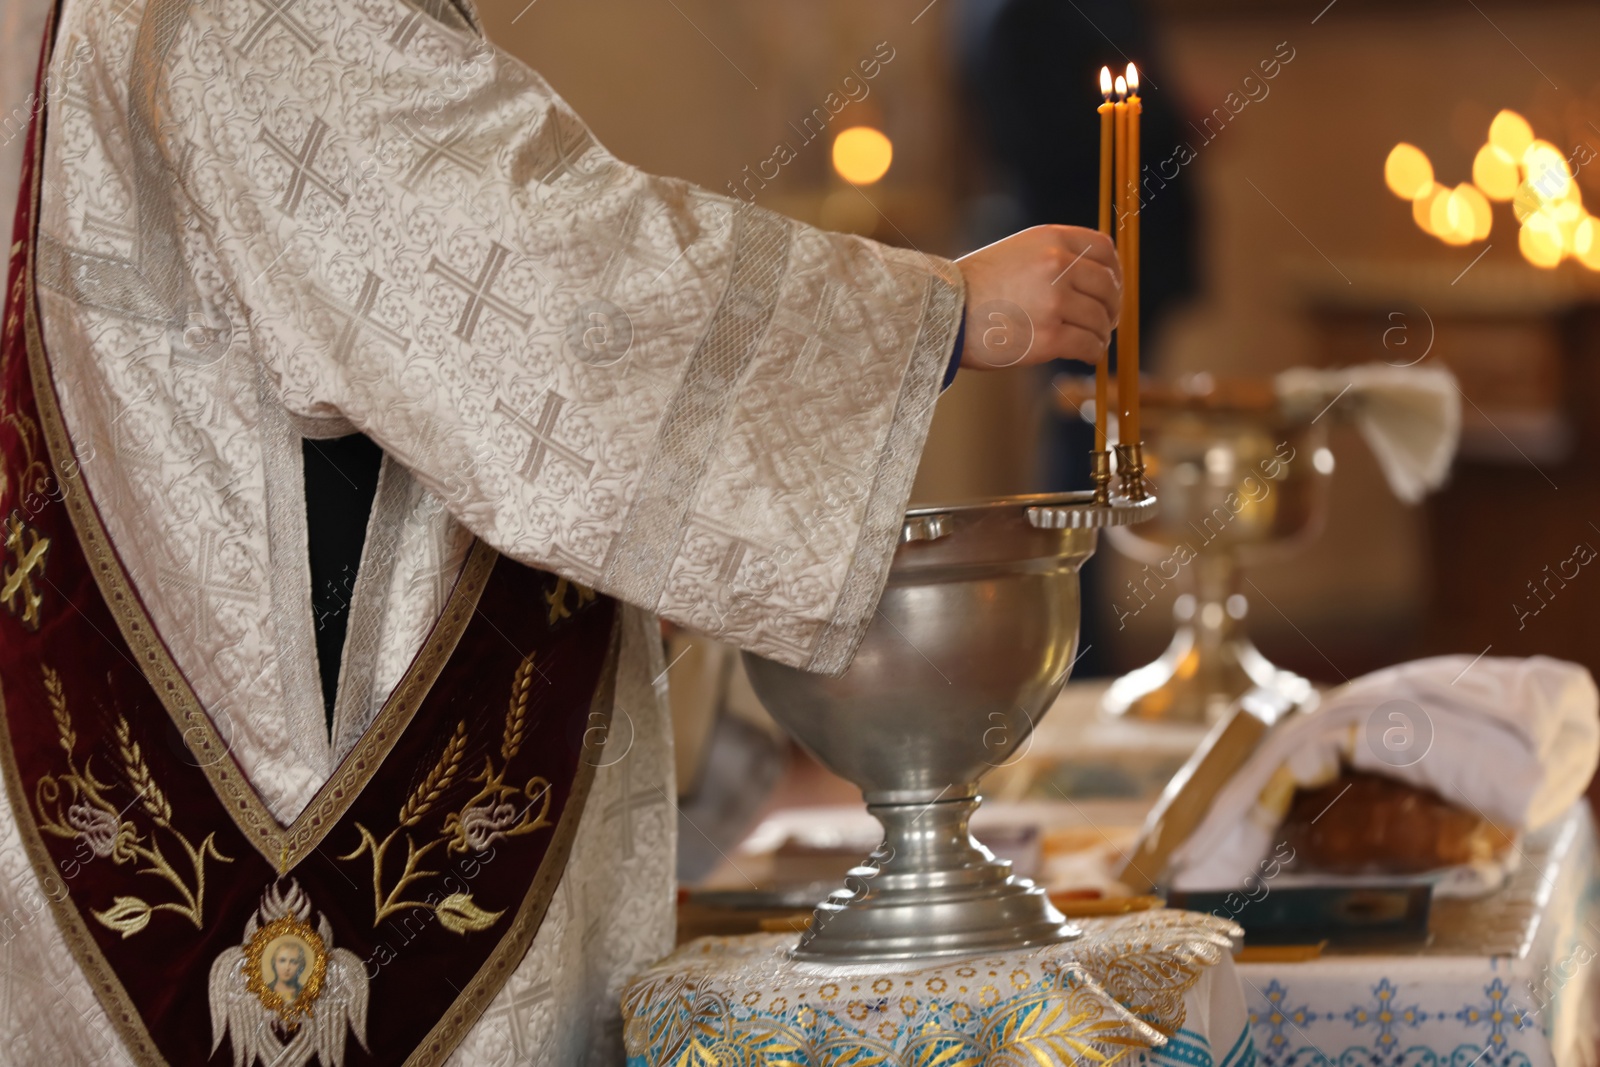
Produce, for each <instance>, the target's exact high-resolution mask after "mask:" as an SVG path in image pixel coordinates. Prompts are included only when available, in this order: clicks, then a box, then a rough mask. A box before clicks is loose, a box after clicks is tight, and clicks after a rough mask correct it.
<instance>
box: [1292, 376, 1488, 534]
mask: <svg viewBox="0 0 1600 1067" xmlns="http://www.w3.org/2000/svg"><path fill="white" fill-rule="evenodd" d="M1276 386H1277V393H1278V398H1279V400H1280V401H1282V402H1283V404H1284V406H1285V407H1287V408H1289V409H1291V410H1294V411H1306V412H1309V413H1317V416H1316V417H1320V413H1321V412H1322V411H1323V410H1325V409H1327V408H1328V406H1329V405H1331V404H1333V403H1334V401H1335V400H1337V401H1338V407H1336V408H1334V411H1336V412H1339V411H1340V410H1341V409H1342V411H1343V413H1345V414H1346V415H1347V416H1348V417H1349V418H1351V419H1353V420H1354V421H1355V424H1356V426H1357V427H1359V428H1360V430H1361V436H1362V437H1364V438H1365V439H1366V442H1367V445H1368V447H1370V448H1371V449H1372V454H1373V455H1375V456H1377V457H1378V465H1379V466H1380V467H1382V468H1383V473H1384V477H1386V478H1387V479H1388V480H1389V488H1390V489H1392V490H1394V495H1395V496H1397V497H1399V498H1400V499H1401V500H1403V501H1405V502H1406V503H1407V504H1415V503H1416V502H1417V501H1419V500H1421V499H1422V498H1423V497H1424V496H1425V495H1427V493H1428V491H1429V490H1431V489H1437V488H1439V486H1441V485H1443V484H1444V479H1445V475H1447V474H1448V473H1449V472H1450V461H1451V460H1452V459H1454V458H1455V454H1456V446H1457V444H1458V443H1459V442H1460V440H1461V390H1460V389H1459V388H1457V386H1456V378H1455V375H1453V374H1451V373H1450V372H1449V371H1447V370H1445V369H1443V368H1442V367H1393V366H1390V365H1389V364H1387V363H1368V364H1364V365H1362V366H1359V367H1345V368H1342V369H1340V370H1312V369H1310V368H1309V367H1295V368H1293V369H1290V370H1286V371H1284V372H1283V373H1281V374H1279V375H1278V377H1277V379H1276Z"/></svg>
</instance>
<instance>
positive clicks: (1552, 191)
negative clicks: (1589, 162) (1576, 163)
mask: <svg viewBox="0 0 1600 1067" xmlns="http://www.w3.org/2000/svg"><path fill="white" fill-rule="evenodd" d="M1522 169H1523V173H1524V174H1525V175H1526V181H1527V183H1528V185H1529V186H1531V187H1532V189H1533V191H1534V193H1535V195H1537V196H1538V197H1539V199H1540V200H1542V201H1544V202H1545V203H1547V204H1548V203H1551V202H1552V201H1556V200H1560V199H1562V198H1564V197H1565V196H1566V195H1567V190H1568V189H1569V188H1571V187H1572V184H1573V183H1572V169H1571V168H1570V167H1568V166H1567V158H1566V156H1563V155H1562V154H1561V149H1559V148H1557V147H1556V146H1555V145H1553V144H1551V143H1550V142H1549V141H1534V142H1533V143H1531V144H1530V145H1528V147H1527V148H1525V149H1524V150H1523V152H1522Z"/></svg>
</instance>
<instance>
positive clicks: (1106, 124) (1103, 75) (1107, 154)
mask: <svg viewBox="0 0 1600 1067" xmlns="http://www.w3.org/2000/svg"><path fill="white" fill-rule="evenodd" d="M1100 97H1101V101H1102V102H1101V104H1100V108H1099V112H1100V232H1101V233H1103V234H1105V235H1106V236H1108V237H1110V236H1112V232H1111V226H1112V218H1113V217H1114V216H1113V214H1112V210H1111V182H1112V157H1113V156H1115V154H1116V151H1117V146H1116V140H1117V139H1116V119H1115V117H1114V115H1113V112H1114V111H1115V107H1114V105H1113V104H1112V103H1111V68H1110V67H1101V68H1100ZM1110 362H1111V350H1110V348H1109V347H1108V348H1107V349H1106V352H1105V353H1104V354H1103V355H1102V356H1101V357H1100V362H1099V363H1098V364H1096V365H1095V368H1094V447H1095V451H1097V452H1104V451H1105V449H1106V427H1107V426H1109V425H1110V422H1111V410H1110V409H1111V368H1110V366H1109V364H1110Z"/></svg>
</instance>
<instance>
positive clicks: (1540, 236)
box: [1517, 211, 1564, 270]
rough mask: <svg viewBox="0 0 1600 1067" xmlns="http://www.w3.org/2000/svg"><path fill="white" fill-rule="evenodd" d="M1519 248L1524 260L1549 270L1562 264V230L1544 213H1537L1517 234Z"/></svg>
mask: <svg viewBox="0 0 1600 1067" xmlns="http://www.w3.org/2000/svg"><path fill="white" fill-rule="evenodd" d="M1517 247H1518V248H1519V249H1521V251H1522V258H1523V259H1525V260H1527V261H1528V262H1529V263H1532V264H1533V265H1534V266H1535V267H1540V268H1543V269H1545V270H1549V269H1551V268H1553V267H1555V266H1557V265H1559V264H1560V262H1561V257H1562V255H1563V254H1564V249H1563V248H1562V241H1561V228H1560V227H1559V226H1557V225H1556V222H1555V220H1554V219H1552V218H1551V217H1550V216H1549V215H1547V214H1545V213H1544V212H1543V211H1535V212H1534V213H1533V214H1531V215H1529V216H1528V217H1527V219H1526V220H1524V221H1523V223H1522V230H1521V232H1519V233H1518V234H1517Z"/></svg>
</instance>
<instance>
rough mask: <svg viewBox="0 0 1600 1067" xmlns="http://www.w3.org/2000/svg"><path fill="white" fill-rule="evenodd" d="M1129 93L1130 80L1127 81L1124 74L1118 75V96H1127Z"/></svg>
mask: <svg viewBox="0 0 1600 1067" xmlns="http://www.w3.org/2000/svg"><path fill="white" fill-rule="evenodd" d="M1127 95H1128V82H1127V79H1126V78H1124V77H1123V76H1122V75H1120V74H1118V75H1117V96H1118V97H1125V96H1127Z"/></svg>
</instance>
